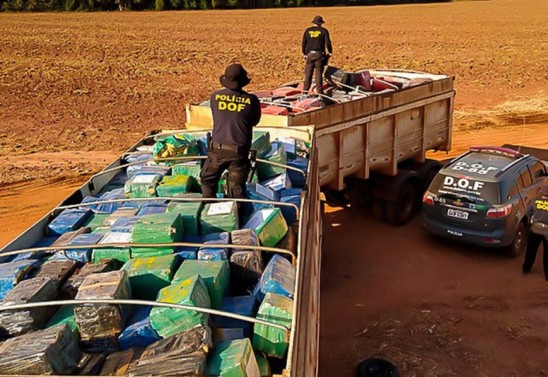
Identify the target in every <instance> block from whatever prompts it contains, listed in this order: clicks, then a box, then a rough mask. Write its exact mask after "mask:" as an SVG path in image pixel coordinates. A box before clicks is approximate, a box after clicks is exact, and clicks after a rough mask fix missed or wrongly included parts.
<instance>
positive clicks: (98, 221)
mask: <svg viewBox="0 0 548 377" xmlns="http://www.w3.org/2000/svg"><path fill="white" fill-rule="evenodd" d="M109 215H110V214H109V213H94V214H92V215H91V216H90V218H89V219H88V221H86V223H85V224H84V226H86V227H88V228H91V231H94V230H95V229H97V228H99V227H101V226H104V224H103V223H104V221H105V219H106V218H107V217H109Z"/></svg>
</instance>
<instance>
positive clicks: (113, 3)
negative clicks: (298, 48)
mask: <svg viewBox="0 0 548 377" xmlns="http://www.w3.org/2000/svg"><path fill="white" fill-rule="evenodd" d="M448 1H451V0H0V11H4V12H51V11H84V12H86V11H87V12H89V11H114V10H190V9H254V8H285V7H304V6H332V5H389V4H409V3H436V2H437V3H440V2H448Z"/></svg>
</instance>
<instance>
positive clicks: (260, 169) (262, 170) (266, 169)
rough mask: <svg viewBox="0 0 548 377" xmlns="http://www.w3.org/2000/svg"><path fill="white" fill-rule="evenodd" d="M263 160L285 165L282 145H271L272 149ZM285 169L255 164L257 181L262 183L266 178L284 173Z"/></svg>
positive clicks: (285, 160)
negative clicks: (257, 175)
mask: <svg viewBox="0 0 548 377" xmlns="http://www.w3.org/2000/svg"><path fill="white" fill-rule="evenodd" d="M264 159H265V160H268V161H271V162H275V163H278V164H282V165H286V162H287V158H286V155H285V147H284V145H283V144H277V143H272V149H271V151H270V152H268V154H267V155H266V156H264ZM285 171H286V169H285V168H283V167H279V166H274V165H271V164H268V163H264V162H259V163H257V173H258V174H259V181H260V182H262V181H264V180H267V179H268V178H271V177H274V176H277V175H280V174H282V173H285Z"/></svg>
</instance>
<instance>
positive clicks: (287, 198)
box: [280, 189, 301, 225]
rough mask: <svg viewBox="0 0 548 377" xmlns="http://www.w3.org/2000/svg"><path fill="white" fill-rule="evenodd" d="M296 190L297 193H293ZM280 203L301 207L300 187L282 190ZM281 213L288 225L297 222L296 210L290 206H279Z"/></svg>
mask: <svg viewBox="0 0 548 377" xmlns="http://www.w3.org/2000/svg"><path fill="white" fill-rule="evenodd" d="M296 191H298V193H295V192H296ZM281 202H282V203H291V204H295V205H296V206H297V207H298V208H300V207H301V189H289V190H283V191H282V196H281ZM280 210H281V211H282V215H283V217H284V219H285V221H286V223H287V224H288V225H293V224H295V223H296V222H297V220H298V219H297V211H296V210H295V208H292V207H286V206H283V207H280Z"/></svg>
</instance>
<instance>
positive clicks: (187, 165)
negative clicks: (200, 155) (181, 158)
mask: <svg viewBox="0 0 548 377" xmlns="http://www.w3.org/2000/svg"><path fill="white" fill-rule="evenodd" d="M171 171H172V174H173V175H191V176H193V177H196V178H199V177H200V172H201V171H202V166H201V164H200V161H186V162H182V163H179V164H176V165H173V166H172V167H171Z"/></svg>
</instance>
